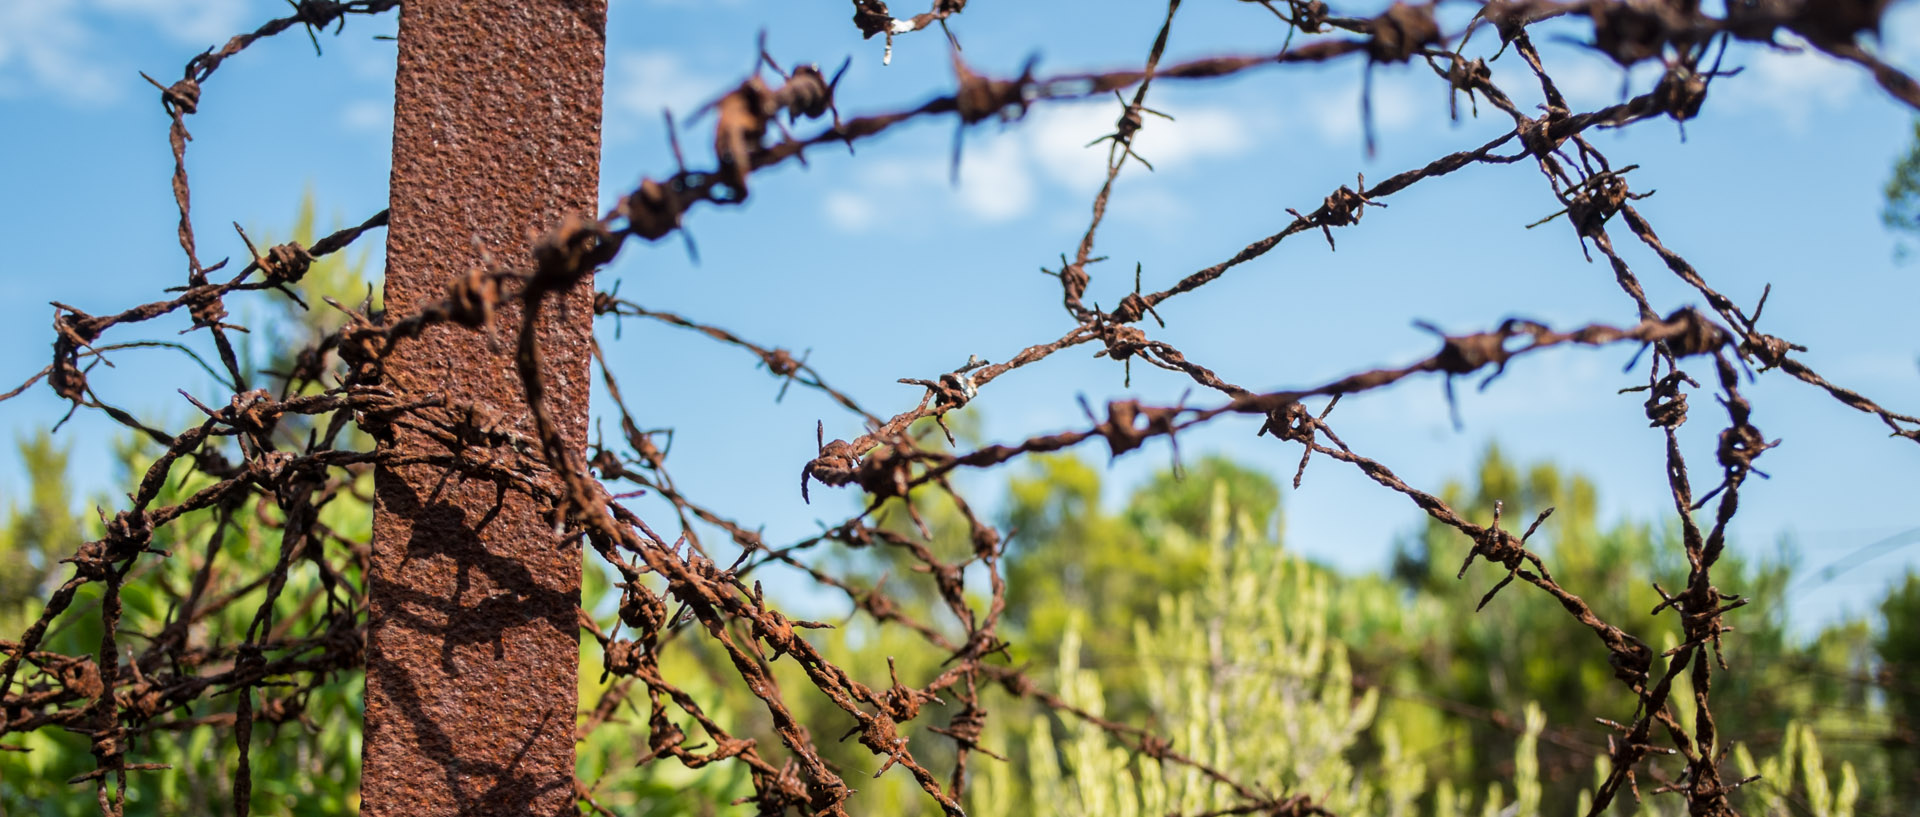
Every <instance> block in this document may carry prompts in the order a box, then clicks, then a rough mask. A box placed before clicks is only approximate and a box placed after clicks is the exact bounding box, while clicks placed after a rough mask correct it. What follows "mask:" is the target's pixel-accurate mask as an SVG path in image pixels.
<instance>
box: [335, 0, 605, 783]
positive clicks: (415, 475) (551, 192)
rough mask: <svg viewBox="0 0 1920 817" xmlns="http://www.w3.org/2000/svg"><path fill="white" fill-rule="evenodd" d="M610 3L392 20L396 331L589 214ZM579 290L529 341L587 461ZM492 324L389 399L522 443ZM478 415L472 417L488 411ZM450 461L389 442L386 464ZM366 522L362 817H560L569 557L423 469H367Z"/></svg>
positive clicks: (564, 778) (520, 6) (495, 1)
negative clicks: (491, 427) (395, 55)
mask: <svg viewBox="0 0 1920 817" xmlns="http://www.w3.org/2000/svg"><path fill="white" fill-rule="evenodd" d="M605 20H606V4H605V0H482V1H481V2H474V0H407V3H406V5H405V6H404V7H403V10H402V14H401V21H400V57H399V74H398V78H397V80H396V88H395V114H394V140H393V141H394V150H393V182H392V224H391V228H390V234H389V238H388V244H387V263H388V267H387V278H386V306H387V309H388V310H389V311H390V312H393V313H406V312H409V311H411V310H415V309H418V308H419V307H421V306H422V305H424V304H427V303H430V302H432V301H434V300H437V299H439V298H441V297H444V295H445V293H446V286H447V284H448V282H449V281H451V280H453V279H454V277H456V276H459V275H463V274H465V273H466V272H468V271H469V270H471V269H475V268H477V267H479V266H481V265H483V264H485V263H486V260H485V259H486V258H489V257H490V258H491V259H492V260H493V262H494V263H500V264H518V263H520V262H521V261H522V259H525V258H526V257H527V249H528V244H529V242H528V235H529V231H533V230H544V229H545V228H547V227H548V226H550V225H552V224H553V223H554V222H555V221H556V220H558V219H559V217H560V216H561V215H562V214H564V213H568V212H574V213H591V212H592V211H593V209H594V203H595V195H596V182H597V178H598V168H599V160H600V98H601V78H602V73H603V68H604V63H605ZM590 292H591V289H590V288H588V287H580V288H576V289H574V290H573V291H572V292H571V293H569V294H568V295H566V296H565V298H564V301H563V304H562V308H560V309H557V310H554V309H549V310H548V311H547V313H546V314H547V315H548V316H549V318H548V319H547V320H548V325H546V326H543V327H541V345H542V348H543V350H544V352H545V355H546V361H547V364H548V370H547V372H546V374H547V379H546V384H547V392H548V397H549V399H550V400H551V403H550V405H552V407H553V409H554V414H555V417H556V418H558V419H559V421H560V423H561V426H562V430H563V432H564V434H565V435H567V437H568V439H569V440H570V441H572V442H573V443H574V444H575V445H584V444H585V436H586V416H587V415H586V412H587V389H588V386H587V383H588V379H587V375H588V373H587V365H588V358H589V343H590V337H589V334H590V331H591V325H590V318H591V315H592V304H591V302H590V298H591V295H590ZM518 318H519V313H518V310H517V309H516V308H514V307H512V306H506V307H503V308H502V309H501V310H500V314H499V315H497V316H496V318H495V321H496V324H495V327H494V330H493V333H492V336H491V337H489V336H488V335H486V334H482V333H477V332H473V331H470V330H467V329H463V328H460V327H457V326H452V325H440V326H435V327H433V328H431V329H429V330H427V332H426V333H425V335H424V336H422V337H421V338H419V339H418V340H417V341H414V342H408V343H403V344H401V345H400V347H399V348H398V349H397V352H396V355H395V356H394V358H393V359H391V360H390V361H389V362H388V365H387V372H388V377H389V380H390V384H391V385H392V387H393V388H394V389H395V390H396V391H399V392H401V393H403V394H405V395H408V396H413V397H420V396H425V395H429V394H437V395H441V396H443V397H445V398H446V399H447V400H448V401H449V403H450V404H453V405H462V404H473V405H476V406H480V407H482V411H483V413H487V414H492V415H496V416H497V417H498V418H500V420H501V421H502V422H503V423H504V425H506V426H507V427H509V428H511V429H513V430H516V431H519V432H521V433H523V434H528V435H531V433H532V429H531V427H530V426H531V424H530V423H529V422H528V420H527V412H526V410H525V406H524V403H523V401H522V397H521V387H520V382H519V379H518V378H517V377H516V375H515V374H514V366H513V358H512V343H511V341H510V340H508V339H509V338H511V332H510V331H507V330H509V329H510V328H511V327H514V326H516V325H517V321H518ZM489 409H490V411H487V410H489ZM392 445H393V447H394V448H395V449H396V450H398V451H399V452H400V453H402V454H404V453H406V452H407V451H409V450H414V451H419V452H421V453H429V452H434V451H438V452H441V453H444V451H445V448H444V447H441V446H438V445H436V444H431V443H427V442H426V441H425V440H424V439H423V438H421V437H418V436H410V435H409V432H408V431H407V430H405V429H399V430H398V431H397V435H396V437H395V439H394V441H393V443H392ZM377 493H378V501H377V504H376V508H375V514H374V560H373V573H372V577H371V580H370V584H371V587H370V593H371V604H372V613H373V617H372V624H371V627H370V633H369V637H368V652H367V722H366V748H365V770H364V784H363V794H362V796H363V810H364V811H365V813H367V814H370V815H386V814H395V815H397V814H405V815H438V814H503V815H504V814H515V815H520V814H547V815H559V814H572V813H574V805H573V796H574V795H573V785H572V784H573V772H574V768H573V763H574V715H575V711H576V706H577V704H576V695H577V692H576V683H575V679H576V676H577V673H578V656H579V653H578V649H579V648H578V635H579V633H578V625H577V623H576V619H575V610H576V607H577V604H578V599H579V583H580V552H579V550H578V549H577V548H576V547H568V546H563V545H561V544H560V543H559V542H557V541H556V537H555V535H554V532H553V527H552V523H551V521H550V520H548V519H546V518H545V517H546V513H547V511H548V510H549V509H548V508H546V507H543V505H542V503H540V502H537V501H535V500H534V499H532V498H530V497H528V496H526V495H524V494H521V493H518V492H512V491H509V492H506V493H505V495H504V496H501V495H500V494H499V493H498V492H497V491H496V489H495V487H494V486H493V485H490V484H482V483H478V482H465V483H462V482H461V481H460V480H459V479H457V478H453V479H445V480H443V472H442V470H441V469H439V468H434V467H428V466H412V467H393V468H383V469H382V470H381V471H380V472H379V476H378V491H377Z"/></svg>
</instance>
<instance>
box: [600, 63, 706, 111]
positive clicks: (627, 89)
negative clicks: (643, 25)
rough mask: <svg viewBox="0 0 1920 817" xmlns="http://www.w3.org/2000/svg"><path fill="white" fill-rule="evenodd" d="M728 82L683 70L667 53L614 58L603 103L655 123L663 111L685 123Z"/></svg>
mask: <svg viewBox="0 0 1920 817" xmlns="http://www.w3.org/2000/svg"><path fill="white" fill-rule="evenodd" d="M727 83H728V80H727V79H726V78H724V77H722V76H720V75H717V74H704V73H700V72H698V71H695V70H693V69H691V68H689V67H688V66H687V64H686V63H685V62H683V61H682V60H681V59H680V55H678V54H674V53H672V52H667V51H634V52H629V53H625V54H619V55H616V56H615V57H614V58H613V60H612V62H611V64H610V65H608V67H607V103H608V107H610V108H613V109H615V110H616V111H619V112H622V113H626V114H631V115H633V116H636V117H641V118H644V119H647V120H649V121H658V117H659V116H660V111H661V109H663V108H668V109H672V110H673V113H674V117H675V118H676V120H679V121H685V120H686V118H687V117H688V116H689V115H691V114H692V113H693V112H694V111H695V110H696V109H698V108H699V107H700V106H701V105H704V104H706V103H707V102H710V101H712V100H713V98H714V97H716V96H719V94H720V92H721V91H722V90H723V89H724V88H725V87H726V85H727Z"/></svg>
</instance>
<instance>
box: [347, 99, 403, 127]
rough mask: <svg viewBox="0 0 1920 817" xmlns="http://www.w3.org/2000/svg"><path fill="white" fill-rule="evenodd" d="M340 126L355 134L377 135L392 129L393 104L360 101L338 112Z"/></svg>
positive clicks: (348, 104)
mask: <svg viewBox="0 0 1920 817" xmlns="http://www.w3.org/2000/svg"><path fill="white" fill-rule="evenodd" d="M340 126H341V127H343V128H346V129H347V130H350V131H354V132H356V133H379V132H384V131H387V130H390V129H392V127H393V103H392V102H381V101H378V100H372V99H362V100H359V101H357V102H350V103H347V107H346V108H344V109H342V110H341V111H340Z"/></svg>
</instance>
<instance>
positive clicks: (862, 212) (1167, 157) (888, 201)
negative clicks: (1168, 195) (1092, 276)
mask: <svg viewBox="0 0 1920 817" xmlns="http://www.w3.org/2000/svg"><path fill="white" fill-rule="evenodd" d="M1119 111H1120V107H1119V105H1117V104H1085V105H1064V106H1057V107H1048V108H1042V109H1038V110H1035V111H1033V112H1032V113H1031V114H1029V115H1028V116H1027V117H1026V118H1025V119H1024V120H1022V121H1020V122H1018V123H1014V124H1012V125H1009V126H1008V127H1007V128H1006V129H1005V130H1004V131H1001V132H993V131H991V130H989V129H973V130H970V131H968V132H967V134H966V142H965V144H964V145H963V150H962V154H961V156H962V158H961V162H960V184H959V186H958V188H957V189H956V188H954V187H953V186H952V181H951V178H950V177H949V175H948V166H947V164H946V163H945V162H944V161H940V160H938V159H935V158H931V157H928V158H922V159H918V160H913V161H907V160H902V159H892V160H879V161H867V162H863V163H862V164H861V166H860V167H859V169H858V170H856V171H855V179H856V183H857V185H858V186H857V189H855V190H841V191H836V192H835V193H832V194H829V196H828V198H827V203H826V210H825V215H826V218H827V221H828V223H829V224H831V225H833V226H834V227H836V228H839V229H841V230H845V231H847V232H859V231H862V230H865V229H867V228H868V227H870V226H871V225H872V223H873V222H874V221H875V220H877V219H879V218H880V217H881V215H882V214H883V213H885V214H898V213H900V212H903V211H904V210H905V209H917V208H924V207H929V206H940V204H941V203H942V202H946V201H950V202H952V205H953V206H955V207H956V208H957V209H958V210H959V211H960V212H962V213H964V214H966V215H968V216H971V217H972V218H973V219H975V220H977V221H982V222H989V223H994V222H1004V221H1008V220H1011V219H1015V218H1019V217H1021V216H1024V215H1027V214H1028V213H1030V212H1031V211H1032V210H1033V208H1034V206H1035V204H1036V203H1037V202H1038V201H1039V200H1040V197H1041V196H1042V195H1043V194H1044V193H1047V192H1066V193H1070V194H1076V195H1091V194H1092V193H1093V191H1094V190H1095V189H1096V188H1098V187H1099V185H1100V184H1101V182H1102V181H1103V180H1104V179H1105V178H1106V172H1107V166H1106V161H1107V150H1106V148H1105V146H1104V143H1103V144H1102V145H1095V146H1093V147H1088V146H1087V143H1088V142H1090V141H1092V140H1094V139H1097V138H1099V137H1101V136H1103V135H1106V134H1108V133H1112V132H1113V127H1114V120H1115V119H1116V118H1117V117H1118V116H1119ZM1170 113H1172V115H1173V116H1174V117H1175V121H1172V122H1169V121H1166V120H1163V119H1160V118H1158V117H1153V116H1149V117H1148V121H1147V124H1146V127H1145V128H1144V129H1142V130H1141V131H1140V134H1139V136H1137V137H1136V138H1135V144H1134V147H1135V149H1136V150H1137V151H1138V152H1139V153H1140V154H1141V155H1143V156H1145V157H1147V160H1148V161H1150V162H1152V163H1153V165H1154V167H1155V169H1156V171H1157V172H1156V173H1155V174H1153V176H1154V177H1159V176H1165V175H1168V174H1172V173H1179V172H1181V171H1182V170H1183V169H1184V168H1186V167H1188V166H1190V165H1192V164H1194V163H1196V162H1199V161H1203V160H1207V159H1212V158H1219V157H1226V156H1233V155H1237V154H1239V153H1242V152H1244V151H1246V150H1247V149H1249V148H1250V147H1251V146H1252V145H1253V143H1254V130H1255V129H1254V128H1253V127H1252V126H1251V125H1250V124H1249V122H1248V121H1247V120H1246V119H1245V118H1244V117H1242V116H1241V115H1239V114H1238V113H1236V112H1234V111H1232V110H1229V109H1226V108H1206V107H1196V108H1187V109H1179V108H1176V109H1173V110H1172V111H1170ZM1134 173H1135V174H1136V175H1137V177H1139V178H1151V177H1149V176H1147V175H1146V174H1141V173H1139V171H1134ZM1151 193H1152V190H1151V189H1149V188H1144V187H1143V188H1140V189H1137V190H1135V191H1134V193H1132V194H1130V196H1131V198H1142V197H1151ZM1161 198H1164V197H1161ZM1130 200H1131V199H1130ZM1155 201H1160V199H1159V198H1156V199H1155ZM1150 209H1151V208H1150ZM1153 212H1155V213H1156V214H1158V215H1166V213H1165V212H1164V208H1160V209H1155V210H1153Z"/></svg>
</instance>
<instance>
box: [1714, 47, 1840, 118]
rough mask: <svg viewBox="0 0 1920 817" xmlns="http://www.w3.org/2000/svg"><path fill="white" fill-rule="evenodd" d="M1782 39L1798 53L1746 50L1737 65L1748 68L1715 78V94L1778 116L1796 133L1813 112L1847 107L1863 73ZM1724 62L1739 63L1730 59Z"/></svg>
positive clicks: (1748, 108)
mask: <svg viewBox="0 0 1920 817" xmlns="http://www.w3.org/2000/svg"><path fill="white" fill-rule="evenodd" d="M1781 41H1782V42H1783V43H1787V44H1789V45H1792V46H1798V47H1801V49H1802V50H1801V52H1800V53H1797V54H1795V53H1788V52H1785V51H1779V50H1775V49H1771V48H1757V49H1754V50H1752V51H1749V52H1747V53H1746V54H1745V55H1743V56H1744V57H1745V59H1744V60H1742V61H1741V62H1742V63H1744V65H1745V68H1746V70H1744V71H1742V72H1741V73H1740V75H1739V76H1736V77H1728V78H1722V79H1720V80H1716V81H1715V82H1714V85H1713V88H1714V91H1722V90H1724V92H1725V93H1726V99H1728V101H1729V102H1731V103H1733V106H1734V107H1735V108H1737V109H1744V110H1761V111H1768V112H1771V113H1774V114H1777V115H1778V116H1779V117H1780V118H1781V121H1782V122H1783V123H1784V124H1785V125H1786V126H1787V127H1788V128H1791V129H1793V130H1796V131H1798V130H1803V129H1805V128H1806V126H1807V124H1808V121H1809V120H1810V119H1811V118H1812V117H1813V115H1814V114H1815V113H1817V112H1819V111H1822V110H1834V109H1838V108H1843V107H1846V106H1847V105H1848V104H1850V103H1851V102H1853V101H1854V99H1855V98H1856V97H1858V96H1860V94H1861V92H1862V91H1864V90H1865V89H1866V83H1867V82H1868V77H1867V73H1866V72H1865V71H1864V70H1862V69H1860V68H1858V67H1856V66H1852V65H1848V64H1847V63H1843V62H1841V61H1839V60H1836V59H1834V58H1832V57H1829V56H1827V55H1825V54H1821V53H1819V52H1816V51H1814V50H1813V49H1811V48H1807V47H1805V46H1806V43H1805V42H1804V41H1802V40H1799V39H1797V38H1795V37H1792V36H1783V37H1781ZM1728 63H1730V64H1734V65H1738V64H1740V63H1734V61H1733V60H1731V59H1729V60H1728Z"/></svg>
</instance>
